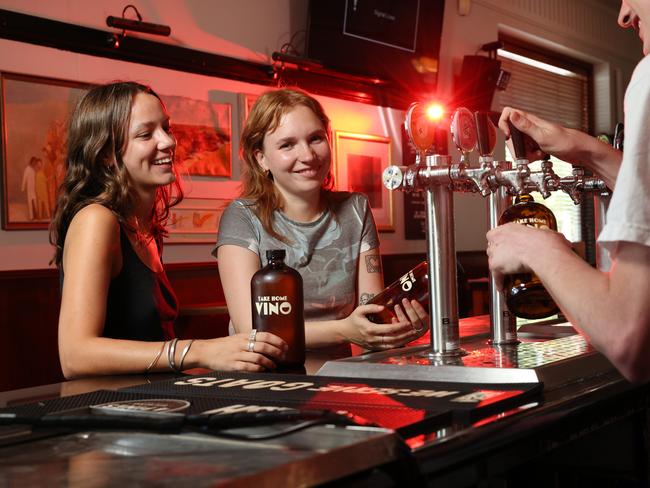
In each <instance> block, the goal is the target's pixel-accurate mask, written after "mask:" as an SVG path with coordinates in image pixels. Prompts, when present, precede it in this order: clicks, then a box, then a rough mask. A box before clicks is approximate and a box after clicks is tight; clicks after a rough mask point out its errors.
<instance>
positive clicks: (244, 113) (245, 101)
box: [239, 93, 259, 127]
mask: <svg viewBox="0 0 650 488" xmlns="http://www.w3.org/2000/svg"><path fill="white" fill-rule="evenodd" d="M258 97H259V95H252V94H250V93H240V95H239V106H240V108H241V126H242V127H244V124H245V123H246V119H247V118H248V114H249V113H251V108H253V104H254V103H255V101H256V100H257V98H258Z"/></svg>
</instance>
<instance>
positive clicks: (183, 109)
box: [160, 95, 232, 177]
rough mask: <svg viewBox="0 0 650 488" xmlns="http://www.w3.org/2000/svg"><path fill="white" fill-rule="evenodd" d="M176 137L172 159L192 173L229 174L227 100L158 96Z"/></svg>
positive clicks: (230, 156) (227, 175) (229, 143)
mask: <svg viewBox="0 0 650 488" xmlns="http://www.w3.org/2000/svg"><path fill="white" fill-rule="evenodd" d="M160 97H161V98H162V100H163V102H164V103H165V106H166V107H167V112H168V113H169V118H170V120H171V129H172V132H173V133H174V136H175V137H176V154H175V161H176V162H177V163H179V164H180V165H181V166H182V168H183V169H182V172H184V173H187V174H190V175H195V176H220V177H230V176H231V175H232V122H231V120H232V117H231V112H232V111H231V106H230V104H229V103H217V102H212V101H207V100H195V99H193V98H188V97H180V96H176V95H161V96H160Z"/></svg>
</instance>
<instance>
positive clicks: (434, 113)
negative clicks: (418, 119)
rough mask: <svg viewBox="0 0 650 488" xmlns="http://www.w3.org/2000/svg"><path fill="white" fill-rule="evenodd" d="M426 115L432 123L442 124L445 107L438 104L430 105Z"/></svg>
mask: <svg viewBox="0 0 650 488" xmlns="http://www.w3.org/2000/svg"><path fill="white" fill-rule="evenodd" d="M426 114H427V117H428V118H429V120H431V121H432V122H440V121H441V120H442V118H443V117H444V116H445V107H444V106H443V105H442V104H440V103H438V102H432V103H429V104H428V105H427V107H426Z"/></svg>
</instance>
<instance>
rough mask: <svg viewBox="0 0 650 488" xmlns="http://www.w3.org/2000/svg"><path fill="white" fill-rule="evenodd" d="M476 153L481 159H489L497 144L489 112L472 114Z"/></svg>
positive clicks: (495, 132)
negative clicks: (474, 124)
mask: <svg viewBox="0 0 650 488" xmlns="http://www.w3.org/2000/svg"><path fill="white" fill-rule="evenodd" d="M474 119H475V121H476V136H477V142H478V152H479V155H480V156H481V157H491V156H492V153H493V152H494V146H495V145H496V142H497V131H496V128H495V127H494V124H493V123H492V120H490V113H489V112H474Z"/></svg>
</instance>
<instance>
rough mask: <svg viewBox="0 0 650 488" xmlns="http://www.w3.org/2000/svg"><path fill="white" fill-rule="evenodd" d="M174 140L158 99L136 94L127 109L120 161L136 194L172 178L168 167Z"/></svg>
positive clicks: (172, 153) (172, 155) (171, 157)
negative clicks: (128, 110)
mask: <svg viewBox="0 0 650 488" xmlns="http://www.w3.org/2000/svg"><path fill="white" fill-rule="evenodd" d="M175 147H176V140H175V139H174V137H173V136H172V134H171V133H170V130H169V117H168V116H167V113H166V112H165V110H164V108H163V106H162V104H161V103H160V100H158V98H156V97H155V96H153V95H150V94H148V93H138V94H137V95H136V96H135V98H134V100H133V105H132V107H131V119H130V121H129V129H128V134H127V143H126V148H125V149H124V153H123V155H122V161H123V162H124V166H125V167H126V169H127V171H128V173H129V177H130V179H131V181H132V183H133V185H134V186H135V188H136V189H137V190H138V192H151V191H155V189H156V188H157V187H159V186H164V185H168V184H170V183H172V182H173V181H174V180H175V179H176V175H175V173H174V169H173V167H172V164H173V160H174V149H175Z"/></svg>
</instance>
